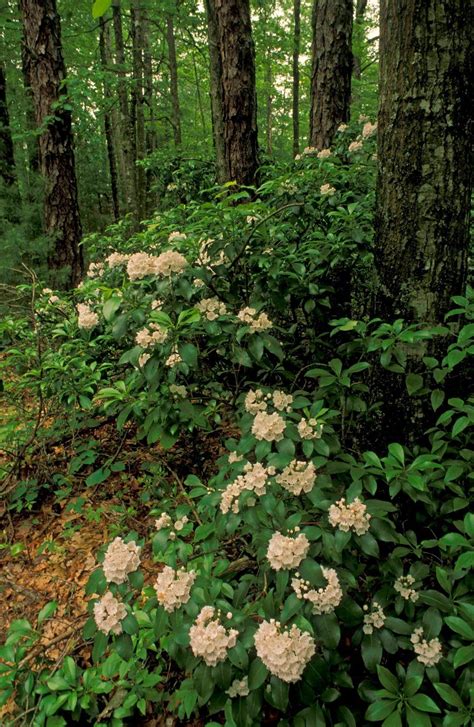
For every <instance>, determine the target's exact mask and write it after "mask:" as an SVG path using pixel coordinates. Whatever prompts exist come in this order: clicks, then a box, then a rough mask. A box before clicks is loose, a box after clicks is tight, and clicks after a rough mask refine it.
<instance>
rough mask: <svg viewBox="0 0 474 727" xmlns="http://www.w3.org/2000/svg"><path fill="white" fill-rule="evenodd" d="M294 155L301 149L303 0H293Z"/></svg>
mask: <svg viewBox="0 0 474 727" xmlns="http://www.w3.org/2000/svg"><path fill="white" fill-rule="evenodd" d="M293 22H294V30H293V99H292V100H293V156H296V155H297V154H299V151H300V44H301V0H293Z"/></svg>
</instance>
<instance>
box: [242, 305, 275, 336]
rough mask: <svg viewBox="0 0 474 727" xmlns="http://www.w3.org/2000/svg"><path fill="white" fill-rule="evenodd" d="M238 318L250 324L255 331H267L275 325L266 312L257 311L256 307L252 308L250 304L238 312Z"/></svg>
mask: <svg viewBox="0 0 474 727" xmlns="http://www.w3.org/2000/svg"><path fill="white" fill-rule="evenodd" d="M237 318H238V319H239V321H241V322H242V323H245V324H246V325H248V326H250V328H251V329H252V331H255V332H258V331H266V330H268V329H269V328H272V326H273V324H272V322H271V320H270V319H269V318H268V316H267V314H266V313H257V310H256V309H255V308H250V307H249V306H247V307H246V308H242V310H240V311H239V312H238V313H237Z"/></svg>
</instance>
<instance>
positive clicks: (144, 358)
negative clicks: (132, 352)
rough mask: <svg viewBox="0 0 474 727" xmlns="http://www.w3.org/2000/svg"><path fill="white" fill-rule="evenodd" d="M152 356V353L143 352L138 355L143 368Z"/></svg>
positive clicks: (139, 363)
mask: <svg viewBox="0 0 474 727" xmlns="http://www.w3.org/2000/svg"><path fill="white" fill-rule="evenodd" d="M150 358H151V353H142V354H141V355H140V356H139V357H138V365H139V366H140V368H141V369H142V368H143V367H144V365H145V364H146V362H147V361H149V360H150Z"/></svg>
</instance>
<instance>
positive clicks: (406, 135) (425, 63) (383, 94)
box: [375, 0, 474, 323]
mask: <svg viewBox="0 0 474 727" xmlns="http://www.w3.org/2000/svg"><path fill="white" fill-rule="evenodd" d="M470 17H471V19H472V10H470V9H469V0H426V1H425V2H423V3H419V2H416V0H383V2H382V3H381V15H380V56H381V62H380V84H381V85H380V107H379V119H378V135H379V136H378V139H379V151H378V156H379V175H378V185H377V202H376V231H377V232H376V241H375V260H376V267H377V271H378V275H379V279H380V288H379V292H378V297H377V310H376V312H377V314H378V315H382V316H383V317H387V318H394V317H404V318H405V319H406V320H407V321H428V322H433V323H436V322H442V321H443V318H444V315H445V313H446V312H447V311H448V310H449V308H450V306H451V303H450V299H451V296H453V295H456V294H460V293H462V292H463V290H464V287H465V283H466V266H467V254H468V234H469V233H468V222H469V202H470V196H471V190H472V172H471V163H470V162H471V159H472V156H471V150H472V121H471V119H470V106H469V103H470V97H472V78H473V73H472V71H473V70H474V69H473V68H472V55H471V52H470V48H469V45H470V40H471V31H470V27H471V28H472V24H471V25H470V24H469V18H470ZM469 26H470V27H469Z"/></svg>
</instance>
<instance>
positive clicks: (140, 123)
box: [131, 0, 146, 220]
mask: <svg viewBox="0 0 474 727" xmlns="http://www.w3.org/2000/svg"><path fill="white" fill-rule="evenodd" d="M131 10H132V60H133V86H132V109H133V115H132V116H133V119H134V126H135V137H134V138H135V159H136V161H137V162H140V161H142V160H143V159H144V158H145V155H146V136H145V109H144V103H145V100H144V96H143V83H144V80H143V73H144V71H143V45H144V43H143V15H142V13H143V8H142V5H141V0H132V7H131ZM135 195H136V211H137V219H138V220H143V219H144V218H145V213H146V175H145V169H144V167H143V166H142V165H141V164H136V165H135Z"/></svg>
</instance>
